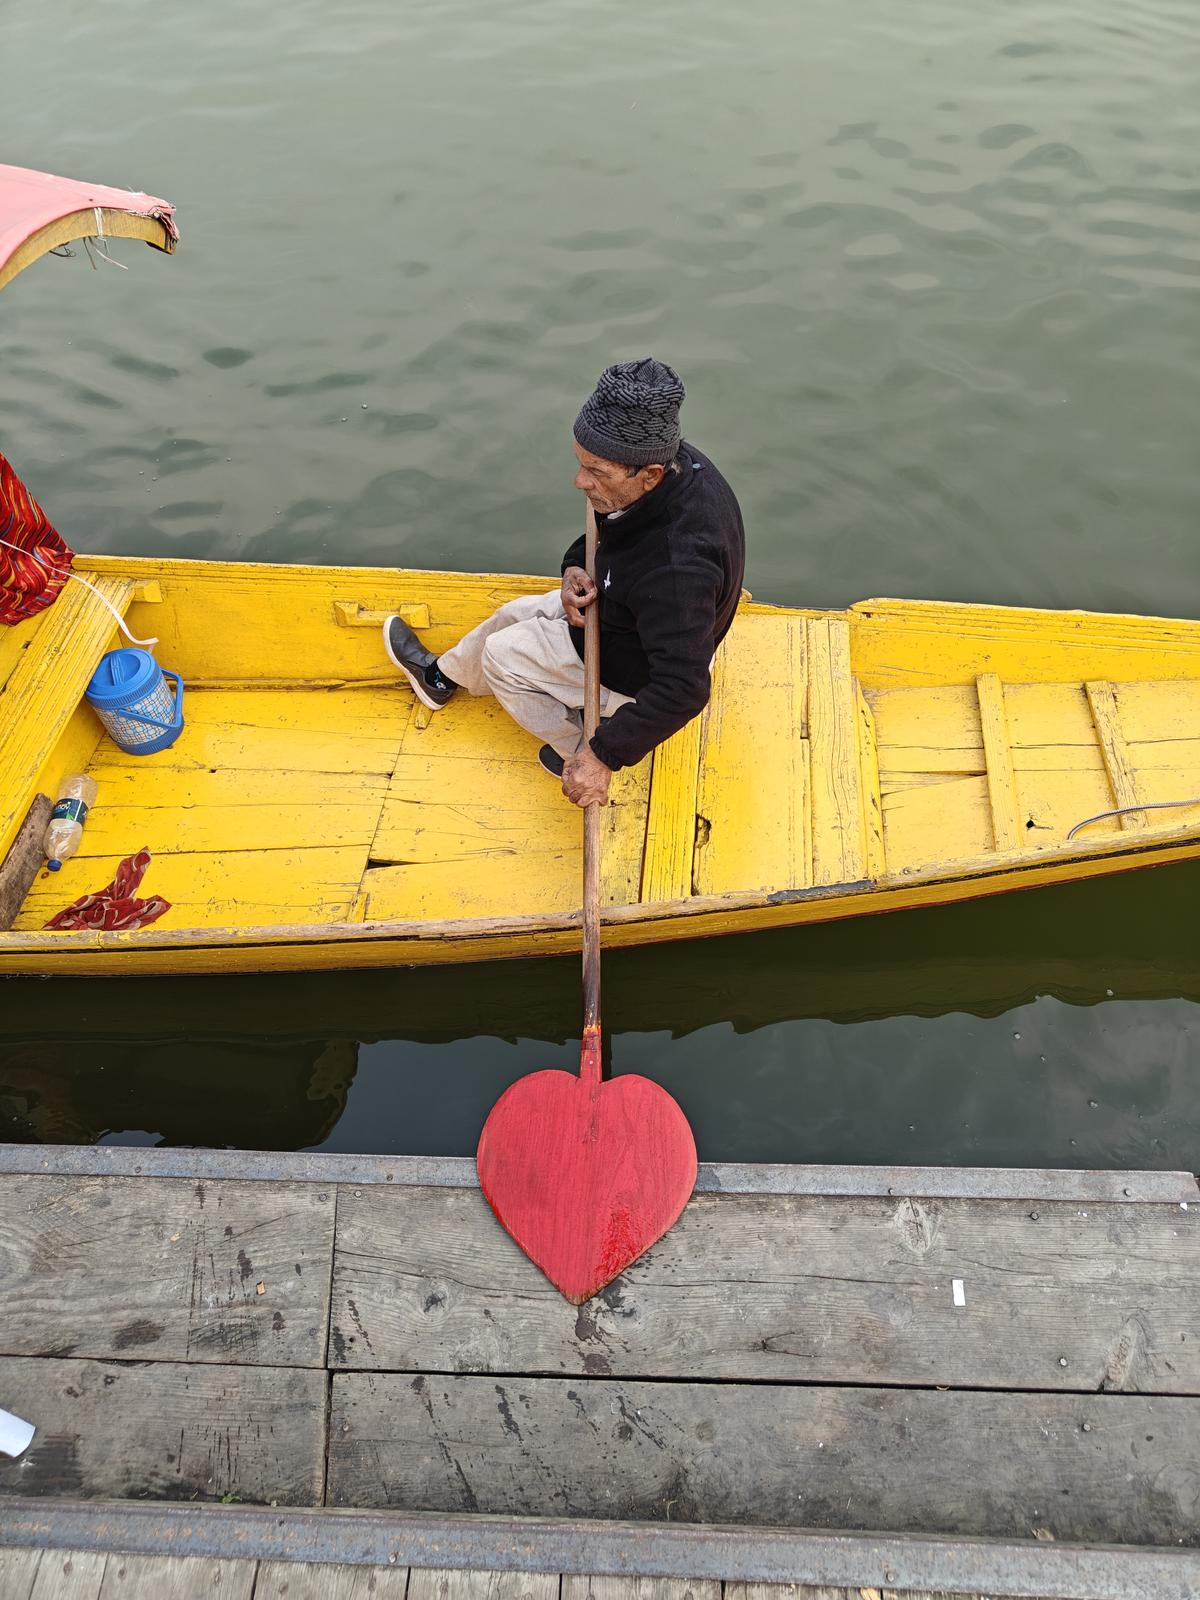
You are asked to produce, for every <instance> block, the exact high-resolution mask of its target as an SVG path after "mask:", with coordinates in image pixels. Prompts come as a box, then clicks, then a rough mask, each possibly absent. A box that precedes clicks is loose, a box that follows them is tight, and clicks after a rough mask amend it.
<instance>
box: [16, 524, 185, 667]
mask: <svg viewBox="0 0 1200 1600" xmlns="http://www.w3.org/2000/svg"><path fill="white" fill-rule="evenodd" d="M0 544H2V545H6V546H7V547H8V549H10V550H15V551H16V552H17V554H18V555H19V556H28V557H29V558H30V560H32V561H36V562H37V564H38V566H39V567H44V568H45V570H46V571H47V572H50V571H51V570H52V569H51V568H50V567H49V566H48V565H47V563H46V562H44V561H43V560H42V559H41V557H40V556H39V555H38V554H37V552H36V551H34V550H23V549H22V548H21V546H20V545H19V544H10V543H9V541H8V540H7V539H0ZM67 577H68V578H74V580H75V582H76V583H81V584H82V585H83V587H84V588H85V589H88V590H90V591H91V593H92V594H94V595H95V596H96V599H97V600H99V602H100V604H101V605H102V606H106V607H107V608H108V610H109V611H111V612H112V614H113V619H114V620H115V622H116V624H117V627H118V628H120V630H121V632H122V633H123V634H124V635H125V637H126V638H127V639H128V640H129V642H130V644H136V645H139V646H140V647H141V648H142V649H143V650H152V649H153V648H154V646H155V645H156V644H157V643H158V640H157V639H135V638H134V636H133V634H132V633H130V631H129V629H128V628H127V627H126V626H125V618H124V617H123V616H122V615H121V613H120V612H119V611H118V610H117V608H116V606H114V605H113V603H112V601H111V600H109V599H108V598H107V597H106V596H105V595H102V594H101V593H100V591H99V589H97V588H96V587H95V585H94V584H90V583H89V582H88V581H87V579H86V578H81V577H80V576H79V574H78V573H77V572H68V573H67Z"/></svg>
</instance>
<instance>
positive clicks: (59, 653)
mask: <svg viewBox="0 0 1200 1600" xmlns="http://www.w3.org/2000/svg"><path fill="white" fill-rule="evenodd" d="M133 587H134V586H133V580H132V578H131V577H109V578H103V579H100V580H97V582H96V588H97V590H99V593H100V595H103V596H104V598H105V599H107V600H108V601H109V603H110V604H111V605H112V606H113V607H114V608H115V609H116V611H117V612H118V614H121V613H123V612H124V611H125V610H126V608H127V607H128V605H129V601H130V597H131V596H132V594H133ZM35 621H36V632H34V631H33V627H32V624H33V622H35ZM17 628H18V629H25V628H30V632H29V633H28V634H26V635H25V638H26V639H27V640H28V641H29V648H28V649H26V650H25V651H24V652H23V654H22V655H21V658H20V660H19V661H17V662H16V663H15V665H14V666H13V668H12V670H11V672H10V673H9V676H8V682H7V684H6V685H5V689H4V702H3V703H4V717H3V722H2V727H0V859H3V855H4V852H5V851H6V850H7V849H8V847H9V845H10V844H11V843H12V840H13V835H14V834H15V833H16V831H17V829H18V828H19V827H20V825H21V823H22V821H23V820H24V817H25V813H26V811H27V810H28V809H29V805H30V802H31V801H32V799H33V796H34V794H35V792H36V790H35V788H34V784H35V782H36V780H37V779H38V777H39V775H40V774H42V773H43V771H44V770H45V769H47V767H52V766H53V756H54V750H55V746H56V745H57V744H58V742H59V739H60V738H61V736H62V734H63V733H64V732H65V731H66V729H67V727H68V724H69V723H70V722H71V719H72V718H73V716H74V715H75V711H76V708H77V707H78V705H79V702H80V700H81V698H82V696H83V691H84V689H85V688H86V687H87V683H88V680H89V679H90V678H91V676H92V673H93V672H94V671H95V670H96V663H97V661H98V660H99V659H100V657H101V655H103V653H104V651H105V650H106V649H107V648H108V645H109V643H110V641H111V640H112V637H113V635H114V634H115V633H116V625H115V624H114V622H113V619H112V613H111V612H110V611H109V610H108V609H107V607H106V606H104V605H103V604H102V603H101V600H100V598H99V596H98V595H95V594H92V593H91V591H90V590H88V589H85V588H84V586H83V585H82V584H81V583H68V584H67V587H66V588H65V589H64V590H63V591H62V593H61V594H60V595H59V597H58V599H57V600H56V601H55V602H54V604H53V605H52V606H51V607H50V608H49V609H48V610H47V611H44V612H43V613H42V614H41V616H40V617H38V618H37V619H30V622H25V623H18V624H17ZM51 798H53V797H51Z"/></svg>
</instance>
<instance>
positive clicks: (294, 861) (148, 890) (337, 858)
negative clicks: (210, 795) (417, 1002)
mask: <svg viewBox="0 0 1200 1600" xmlns="http://www.w3.org/2000/svg"><path fill="white" fill-rule="evenodd" d="M142 842H143V841H141V840H135V841H134V842H133V843H132V845H131V847H130V849H129V850H122V851H121V852H120V854H116V855H111V856H75V857H73V858H72V859H71V860H70V861H67V862H65V863H64V864H63V868H62V871H61V872H55V873H50V872H42V873H41V874H40V875H39V876H38V878H37V880H36V881H35V883H34V886H33V888H32V889H31V890H30V892H29V894H28V895H27V896H26V899H25V903H24V905H23V906H22V907H21V912H20V915H19V916H18V918H17V921H16V923H15V927H16V928H17V929H18V930H20V929H31V930H32V929H39V928H41V927H42V926H43V924H44V923H45V922H46V921H47V920H48V918H50V917H52V916H54V914H55V913H56V912H58V911H61V910H62V909H63V908H64V907H65V906H68V905H70V904H71V902H72V901H73V900H76V899H77V898H78V897H79V896H80V895H82V894H88V893H91V892H94V891H95V890H98V889H102V888H104V886H105V885H106V884H107V883H108V882H109V881H110V880H111V879H112V876H113V873H114V872H115V871H116V869H117V866H118V864H119V862H120V860H121V856H123V855H130V854H132V853H133V851H135V850H137V849H138V848H139V846H140V845H141V843H142ZM363 859H364V852H363V850H362V849H361V848H359V847H357V846H355V847H352V848H335V849H320V848H316V849H304V850H222V851H218V852H214V853H205V854H193V853H189V852H180V853H178V854H171V853H169V852H166V851H164V852H163V853H161V854H159V855H156V856H154V859H153V860H152V861H151V863H150V865H149V867H148V868H147V871H146V876H145V878H144V879H143V880H142V887H141V890H140V891H139V892H140V894H141V896H142V898H145V897H146V896H148V895H152V894H159V895H162V896H163V898H164V899H166V900H169V901H170V902H171V909H170V911H168V912H166V913H165V914H164V916H163V917H162V918H161V920H160V921H159V922H157V923H155V924H154V927H156V928H163V929H173V928H178V929H187V928H199V929H203V928H223V927H230V926H239V927H256V926H264V925H265V926H270V925H272V924H275V923H308V922H334V921H339V920H341V921H344V920H345V919H346V918H347V917H348V916H349V914H350V912H351V910H352V908H353V906H354V902H355V899H356V897H357V894H358V886H359V880H360V878H361V876H362V869H363Z"/></svg>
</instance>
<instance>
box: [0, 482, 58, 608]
mask: <svg viewBox="0 0 1200 1600" xmlns="http://www.w3.org/2000/svg"><path fill="white" fill-rule="evenodd" d="M0 539H3V540H4V541H5V542H4V543H3V544H0V622H22V621H24V619H25V618H26V617H32V616H33V615H34V613H35V612H38V611H41V610H42V609H43V607H45V606H48V605H51V604H53V602H54V601H55V600H57V599H58V595H59V591H60V590H61V588H62V586H63V584H64V583H66V581H67V569H68V568H69V567H70V565H71V562H72V561H73V560H74V559H75V552H74V551H73V550H72V549H71V548H70V546H69V545H68V544H66V542H65V541H64V540H63V539H62V537H61V536H60V535H59V534H58V533H56V532H55V530H54V529H53V528H52V527H51V526H50V524H49V522H47V520H46V515H45V513H44V512H43V510H42V508H41V506H39V505H38V503H37V501H36V500H35V499H34V498H33V496H32V495H31V494H30V492H29V490H28V489H27V488H26V487H25V485H24V484H23V483H22V482H21V480H20V478H18V477H17V475H16V473H15V472H14V471H13V469H12V468H11V467H10V466H9V464H8V462H7V461H6V460H5V458H4V457H3V456H2V455H0ZM10 545H16V546H17V547H18V548H17V549H15V550H13V549H10V548H9V546H10Z"/></svg>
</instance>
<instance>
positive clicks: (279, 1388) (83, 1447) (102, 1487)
mask: <svg viewBox="0 0 1200 1600" xmlns="http://www.w3.org/2000/svg"><path fill="white" fill-rule="evenodd" d="M326 1383H327V1379H326V1376H325V1374H324V1372H314V1371H312V1370H310V1369H307V1368H288V1367H216V1366H212V1365H207V1364H204V1365H201V1364H197V1365H194V1366H189V1365H187V1364H184V1363H180V1362H169V1361H153V1362H145V1361H136V1362H135V1361H122V1362H115V1361H114V1362H101V1361H79V1360H58V1359H53V1358H43V1359H37V1358H34V1357H25V1356H9V1357H5V1358H0V1405H2V1406H4V1407H5V1408H6V1409H14V1410H16V1411H17V1412H18V1413H19V1414H20V1415H21V1416H24V1417H26V1418H28V1419H29V1420H30V1421H34V1422H36V1424H37V1430H38V1431H37V1434H36V1435H35V1437H34V1440H33V1443H32V1444H31V1445H30V1446H29V1448H28V1450H26V1452H25V1454H24V1455H23V1456H22V1457H21V1458H20V1459H19V1460H16V1461H10V1460H9V1459H8V1458H7V1457H0V1495H64V1496H69V1497H85V1498H86V1497H93V1496H94V1497H101V1496H113V1497H124V1498H140V1497H146V1498H151V1499H157V1500H190V1499H200V1500H219V1499H220V1498H221V1497H222V1496H223V1495H230V1496H233V1497H236V1498H237V1499H239V1500H244V1501H247V1502H250V1501H254V1502H259V1503H261V1502H263V1501H270V1500H278V1501H279V1502H280V1503H281V1504H284V1505H300V1506H311V1505H319V1504H320V1503H321V1495H322V1487H323V1475H324V1450H325V1438H326V1416H325V1409H326ZM7 1514H8V1513H7V1511H4V1512H0V1515H7Z"/></svg>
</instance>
